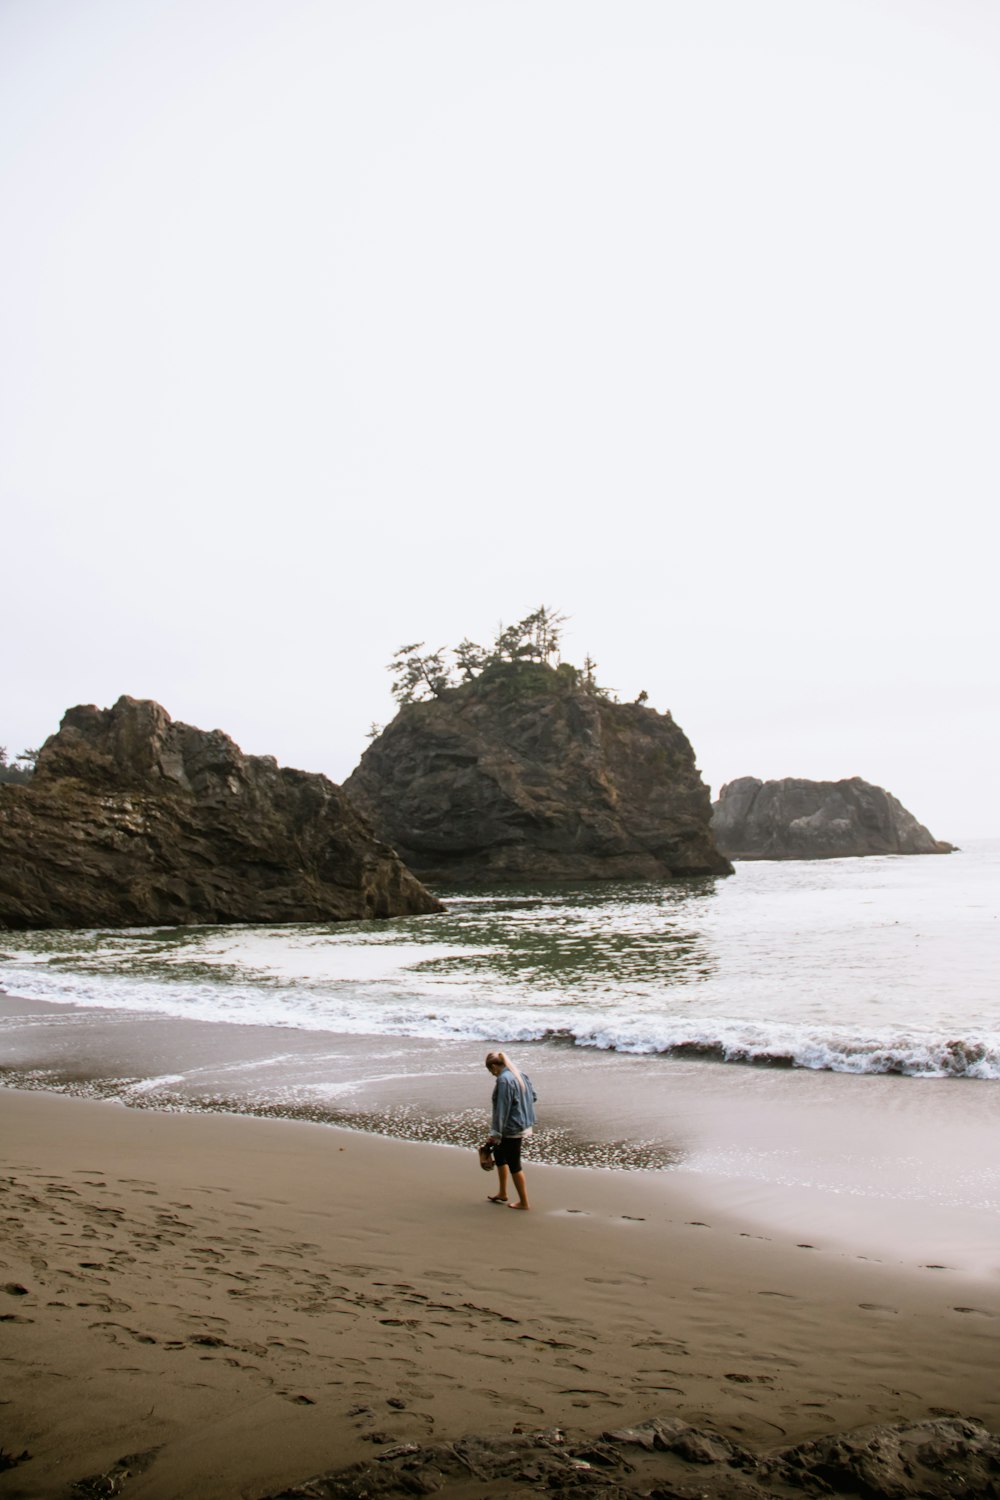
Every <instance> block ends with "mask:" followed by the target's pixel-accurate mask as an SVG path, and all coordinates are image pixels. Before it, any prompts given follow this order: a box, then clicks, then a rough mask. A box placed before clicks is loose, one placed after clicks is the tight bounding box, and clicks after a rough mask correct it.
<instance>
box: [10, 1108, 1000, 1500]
mask: <svg viewBox="0 0 1000 1500" xmlns="http://www.w3.org/2000/svg"><path fill="white" fill-rule="evenodd" d="M0 1133H2V1140H3V1142H4V1158H5V1177H4V1183H3V1193H4V1205H3V1217H4V1221H5V1231H6V1232H5V1235H4V1240H3V1246H2V1250H0V1260H2V1270H3V1276H2V1284H5V1288H6V1289H5V1290H3V1291H0V1314H2V1317H3V1319H4V1322H3V1328H2V1354H0V1358H2V1372H3V1387H4V1392H5V1399H6V1402H7V1404H6V1405H5V1406H4V1408H3V1430H2V1435H0V1442H2V1445H3V1447H4V1448H6V1449H7V1450H8V1452H10V1451H13V1452H15V1453H17V1452H20V1451H21V1450H22V1449H24V1448H27V1449H28V1450H29V1452H30V1453H31V1455H32V1457H31V1458H30V1459H29V1460H27V1461H26V1462H25V1463H23V1464H21V1465H19V1466H18V1467H17V1468H15V1469H12V1470H9V1471H7V1472H5V1473H0V1495H4V1496H8V1495H9V1496H24V1497H28V1496H35V1497H40V1496H53V1495H58V1494H60V1493H65V1492H66V1491H67V1490H68V1487H69V1485H70V1483H71V1482H74V1481H79V1480H81V1479H83V1478H85V1477H88V1476H94V1475H100V1474H106V1473H107V1472H108V1471H109V1470H110V1469H111V1467H112V1466H113V1465H114V1463H115V1461H116V1460H118V1459H120V1458H121V1457H122V1456H123V1455H126V1454H138V1453H144V1454H147V1455H149V1457H148V1460H147V1463H148V1466H147V1467H145V1469H144V1472H142V1473H138V1474H136V1475H135V1476H134V1477H133V1478H131V1479H130V1480H129V1481H128V1485H127V1493H128V1495H129V1496H135V1497H137V1500H139V1497H161V1500H168V1497H169V1500H175V1497H176V1496H178V1495H181V1494H190V1495H195V1494H196V1495H198V1496H199V1497H200V1500H214V1497H219V1500H222V1497H235V1496H240V1495H246V1496H252V1495H258V1494H263V1493H267V1492H268V1491H269V1490H275V1489H277V1488H280V1487H281V1486H282V1485H286V1484H290V1483H293V1482H295V1481H301V1480H303V1479H305V1478H307V1477H308V1476H309V1475H311V1474H313V1473H317V1472H320V1471H322V1470H325V1469H330V1468H332V1467H335V1466H338V1465H340V1464H346V1463H350V1462H352V1461H354V1460H356V1459H358V1458H363V1457H370V1456H371V1454H372V1453H373V1451H375V1449H376V1448H378V1447H379V1446H380V1445H381V1442H382V1441H384V1440H392V1441H400V1442H403V1441H425V1440H428V1439H442V1438H449V1437H456V1436H459V1435H461V1434H464V1433H468V1432H479V1433H484V1434H502V1433H509V1432H510V1431H511V1430H512V1429H513V1428H514V1427H515V1426H516V1425H517V1424H528V1425H529V1426H530V1427H532V1428H533V1427H536V1426H550V1425H553V1424H561V1425H572V1426H574V1427H581V1428H588V1429H589V1430H591V1431H594V1432H597V1431H600V1430H601V1429H603V1428H606V1427H609V1426H620V1425H622V1424H623V1423H633V1422H637V1421H640V1420H642V1419H644V1418H647V1417H650V1416H653V1415H669V1416H679V1417H683V1418H684V1419H685V1420H688V1421H690V1422H693V1423H695V1424H696V1425H699V1426H702V1427H714V1428H716V1429H718V1430H720V1431H722V1432H724V1433H726V1434H727V1435H729V1436H731V1437H733V1438H736V1439H738V1440H739V1441H741V1442H743V1443H744V1444H746V1445H748V1446H751V1447H760V1448H766V1447H772V1446H774V1445H775V1444H776V1443H779V1442H783V1441H788V1442H794V1441H798V1440H800V1439H802V1438H805V1437H810V1436H817V1435H821V1434H825V1433H829V1432H832V1431H839V1430H844V1429H847V1428H850V1427H854V1426H858V1425H860V1424H862V1423H867V1422H872V1421H876V1420H880V1421H882V1420H884V1421H896V1420H902V1419H914V1418H923V1417H927V1416H934V1415H940V1414H941V1413H944V1412H961V1413H963V1414H965V1415H968V1416H971V1417H975V1418H978V1419H980V1420H981V1421H983V1422H984V1423H985V1424H986V1425H987V1426H989V1427H991V1428H992V1429H994V1430H997V1429H1000V1395H998V1389H1000V1381H998V1379H997V1376H998V1373H1000V1358H998V1350H1000V1343H998V1334H1000V1281H998V1278H997V1276H996V1273H995V1271H994V1272H992V1273H986V1274H980V1275H978V1276H972V1275H970V1274H969V1273H968V1272H967V1271H963V1270H960V1269H957V1268H954V1267H949V1266H947V1265H944V1266H937V1265H934V1266H930V1265H925V1264H921V1263H920V1262H919V1260H918V1259H917V1257H916V1256H914V1258H913V1259H912V1261H907V1260H904V1261H900V1260H898V1259H891V1260H888V1261H886V1260H879V1259H875V1258H872V1257H871V1255H870V1252H869V1250H868V1249H866V1248H865V1246H864V1245H862V1244H861V1243H860V1242H859V1243H857V1244H855V1246H854V1247H853V1248H851V1249H846V1248H844V1245H843V1244H842V1243H841V1242H836V1243H834V1242H833V1241H831V1242H829V1243H827V1242H824V1241H820V1240H813V1239H811V1238H810V1237H809V1235H808V1234H807V1233H806V1232H805V1231H804V1230H802V1231H801V1232H800V1230H799V1228H798V1227H797V1224H796V1221H795V1216H794V1195H792V1197H791V1198H790V1200H789V1202H788V1203H786V1204H785V1207H784V1212H785V1214H786V1216H787V1222H785V1223H784V1224H783V1225H782V1226H781V1227H780V1228H779V1229H776V1230H770V1231H768V1232H767V1233H763V1232H762V1231H761V1227H760V1220H759V1216H757V1215H756V1214H754V1213H751V1214H749V1215H748V1214H746V1213H745V1212H743V1211H742V1210H741V1208H740V1205H739V1204H738V1203H737V1202H736V1201H735V1200H734V1197H733V1194H732V1193H731V1192H730V1193H728V1194H722V1193H719V1194H714V1193H713V1191H712V1186H713V1185H712V1182H711V1180H710V1179H709V1178H708V1177H707V1176H705V1175H704V1174H702V1175H700V1176H696V1175H695V1174H688V1173H685V1172H683V1171H681V1172H661V1173H625V1172H610V1171H596V1170H586V1169H581V1168H565V1167H555V1166H539V1165H533V1166H531V1167H530V1168H529V1183H530V1187H531V1192H532V1200H533V1212H532V1213H531V1214H515V1213H511V1212H509V1211H508V1210H506V1209H504V1208H499V1207H494V1206H492V1205H491V1204H489V1203H487V1202H486V1194H487V1192H488V1191H489V1189H490V1186H491V1183H492V1180H493V1179H492V1178H491V1177H490V1176H488V1175H487V1174H485V1173H482V1172H481V1171H480V1170H479V1168H478V1165H477V1164H476V1161H475V1158H474V1155H473V1153H472V1152H471V1151H461V1150H458V1149H456V1148H453V1147H447V1146H440V1145H426V1144H419V1143H403V1142H400V1141H394V1140H388V1139H380V1138H378V1137H374V1136H367V1135H362V1134H359V1133H356V1132H349V1131H343V1130H337V1129H334V1128H331V1127H329V1126H320V1125H311V1124H306V1123H301V1122H292V1121H273V1120H259V1119H246V1118H237V1117H233V1116H227V1115H221V1114H205V1113H200V1114H183V1113H174V1114H169V1113H159V1112H156V1111H153V1110H134V1109H126V1108H124V1107H123V1106H121V1105H120V1104H114V1103H109V1102H97V1101H94V1100H83V1099H74V1098H68V1097H65V1096H60V1095H53V1094H48V1093H42V1092H38V1093H25V1092H21V1091H18V1090H13V1089H5V1090H0ZM713 1202H714V1203H715V1204H716V1207H715V1208H714V1209H709V1208H708V1204H709V1203H713ZM720 1203H725V1205H726V1206H725V1208H724V1209H722V1208H719V1207H718V1205H719V1204H720ZM807 1216H808V1215H807V1214H805V1215H804V1217H803V1220H802V1222H803V1223H804V1222H805V1218H806V1217H807Z"/></svg>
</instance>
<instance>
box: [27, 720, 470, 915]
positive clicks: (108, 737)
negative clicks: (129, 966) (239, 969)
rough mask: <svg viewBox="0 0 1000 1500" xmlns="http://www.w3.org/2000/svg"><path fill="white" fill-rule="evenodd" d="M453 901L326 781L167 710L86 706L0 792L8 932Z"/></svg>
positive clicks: (354, 911)
mask: <svg viewBox="0 0 1000 1500" xmlns="http://www.w3.org/2000/svg"><path fill="white" fill-rule="evenodd" d="M439 910H441V907H440V903H439V902H437V901H436V900H435V899H434V897H433V896H431V895H430V894H429V893H428V892H427V891H426V890H425V889H424V888H423V886H422V885H421V884H420V883H419V881H417V880H416V879H415V878H414V877H413V876H412V875H411V874H410V872H409V871H408V870H407V869H406V868H405V866H404V865H403V864H402V862H401V861H400V860H399V858H398V857H397V856H396V854H395V853H394V852H393V850H391V849H388V848H386V846H385V845H384V844H382V843H380V842H379V841H378V840H377V839H376V838H375V836H374V835H373V833H372V831H371V829H370V828H369V827H368V825H367V824H366V823H365V821H364V819H363V818H361V817H359V815H358V814H357V813H356V812H355V810H354V808H353V807H352V806H351V804H350V803H349V802H348V800H347V798H346V797H345V796H344V795H343V793H342V792H341V791H340V789H339V787H337V786H335V785H334V784H333V782H331V781H328V780H327V778H326V777H325V776H319V775H311V774H309V773H307V772H305V771H293V770H287V769H283V768H280V767H279V766H278V764H277V762H276V761H274V760H273V759H271V757H270V756H255V755H243V754H242V752H241V751H240V750H239V748H238V747H237V746H236V745H235V744H234V743H233V741H232V740H231V739H229V738H228V736H226V735H224V734H222V733H221V731H219V730H212V731H211V732H206V731H205V730H201V729H193V728H191V726H190V725H188V724H175V723H174V722H173V721H172V720H171V718H170V715H169V714H168V713H166V711H165V710H164V709H162V708H161V707H160V706H159V704H157V703H151V702H148V701H137V700H136V699H134V698H120V699H119V700H118V702H117V703H116V704H115V706H114V708H110V709H98V708H93V707H79V708H72V709H70V710H69V712H68V713H67V714H66V716H65V717H64V719H63V721H62V725H61V727H60V729H59V733H58V734H55V735H53V736H51V738H50V739H48V740H47V741H46V742H45V744H44V746H43V747H42V750H41V753H40V754H39V757H38V764H37V769H36V771H35V775H34V776H33V778H32V780H31V782H30V783H29V784H28V785H26V786H0V927H7V928H25V927H91V926H94V927H98V926H99V927H136V926H146V925H156V924H168V925H171V924H181V923H193V924H198V923H214V922H329V921H341V920H351V919H356V918H361V917H391V916H407V915H411V914H416V913H421V912H432V911H439Z"/></svg>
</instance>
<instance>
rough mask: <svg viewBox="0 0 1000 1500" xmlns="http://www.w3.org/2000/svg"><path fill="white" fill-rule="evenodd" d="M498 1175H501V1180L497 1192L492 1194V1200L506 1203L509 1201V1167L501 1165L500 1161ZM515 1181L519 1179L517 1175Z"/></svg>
mask: <svg viewBox="0 0 1000 1500" xmlns="http://www.w3.org/2000/svg"><path fill="white" fill-rule="evenodd" d="M497 1176H498V1177H499V1179H500V1180H499V1182H498V1183H497V1190H496V1192H495V1193H491V1194H490V1202H491V1203H506V1201H507V1168H506V1167H504V1166H501V1165H500V1164H499V1163H498V1164H497ZM514 1181H515V1182H516V1181H517V1178H516V1177H515V1179H514Z"/></svg>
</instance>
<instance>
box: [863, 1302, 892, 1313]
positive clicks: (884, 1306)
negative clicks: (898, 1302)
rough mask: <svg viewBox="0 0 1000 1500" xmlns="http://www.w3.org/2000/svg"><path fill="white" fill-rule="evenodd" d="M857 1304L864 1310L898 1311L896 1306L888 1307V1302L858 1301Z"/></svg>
mask: <svg viewBox="0 0 1000 1500" xmlns="http://www.w3.org/2000/svg"><path fill="white" fill-rule="evenodd" d="M858 1306H859V1307H860V1308H863V1309H864V1311H865V1312H887V1313H898V1312H899V1308H898V1307H890V1306H889V1304H888V1302H859V1303H858Z"/></svg>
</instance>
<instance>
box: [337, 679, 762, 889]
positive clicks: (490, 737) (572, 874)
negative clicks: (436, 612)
mask: <svg viewBox="0 0 1000 1500" xmlns="http://www.w3.org/2000/svg"><path fill="white" fill-rule="evenodd" d="M344 790H345V792H346V793H347V794H348V796H349V797H350V798H351V800H352V802H354V804H355V805H356V806H357V807H358V808H360V810H361V811H362V812H363V813H364V814H365V816H366V817H368V818H369V819H370V821H371V823H372V826H373V827H374V828H375V829H376V831H377V832H378V833H379V835H380V836H381V837H382V838H383V839H385V841H386V842H387V843H390V844H391V845H392V846H393V848H394V849H397V850H398V851H399V854H400V856H401V858H403V859H404V860H405V861H406V863H407V864H408V865H409V866H410V868H411V869H413V870H414V871H415V872H416V873H417V874H419V875H420V876H421V878H422V879H425V880H430V881H442V882H448V883H455V884H470V883H478V884H490V883H496V882H508V883H510V882H517V881H526V882H532V881H551V880H592V879H616V878H628V879H664V878H669V877H671V876H675V875H721V874H729V873H731V870H732V866H731V865H730V864H729V861H728V860H727V859H725V858H723V856H722V855H720V853H719V851H718V849H717V848H716V846H715V840H714V839H713V837H712V830H711V826H710V824H711V806H710V800H709V793H708V788H707V787H706V786H705V784H704V783H703V781H702V779H701V775H700V773H699V771H698V768H697V766H696V765H695V760H694V753H693V751H692V749H691V746H690V744H689V743H688V740H687V737H686V736H685V734H684V732H683V731H682V730H681V729H680V728H678V726H677V725H676V724H675V723H674V721H673V719H672V718H671V716H670V714H668V713H667V714H660V713H657V712H656V711H655V709H652V708H646V707H644V706H643V705H641V704H638V703H614V702H611V701H610V700H609V699H607V698H606V697H604V696H601V695H600V694H599V693H595V692H593V691H592V690H589V689H588V688H587V686H586V685H585V684H583V683H581V680H580V675H579V674H578V673H577V672H576V671H575V670H574V669H573V668H572V667H558V668H553V667H550V666H547V665H545V664H543V663H541V662H520V663H518V662H511V663H502V664H501V663H497V664H494V665H491V666H489V667H487V669H486V670H484V671H483V672H482V674H481V675H480V676H478V677H475V678H474V679H472V680H471V681H469V682H466V683H464V684H463V685H462V686H460V687H453V688H446V689H444V690H442V691H441V692H440V693H439V696H437V697H436V698H434V699H432V700H430V701H428V702H419V703H408V704H406V705H405V706H404V707H403V708H402V709H401V710H400V712H399V713H398V714H397V715H396V717H395V719H394V720H393V721H392V723H391V724H390V725H389V726H388V728H386V729H385V730H384V731H383V732H382V733H381V734H380V735H379V736H378V738H377V739H375V740H374V741H373V743H372V744H371V746H370V747H369V749H368V750H366V751H365V754H364V755H363V756H362V759H361V763H360V764H359V765H358V767H357V768H356V770H354V771H353V772H352V774H351V775H350V776H349V777H348V779H347V781H345V783H344Z"/></svg>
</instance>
